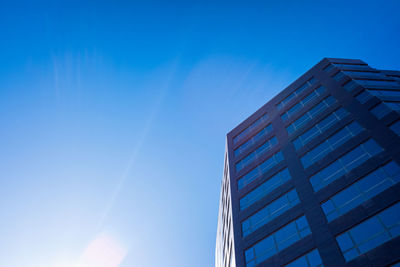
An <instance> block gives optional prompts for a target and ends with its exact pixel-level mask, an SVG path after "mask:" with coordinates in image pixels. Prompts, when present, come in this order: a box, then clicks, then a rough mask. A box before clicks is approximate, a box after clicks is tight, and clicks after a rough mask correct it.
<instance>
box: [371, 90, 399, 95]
mask: <svg viewBox="0 0 400 267" xmlns="http://www.w3.org/2000/svg"><path fill="white" fill-rule="evenodd" d="M368 92H369V93H370V94H371V95H374V96H377V97H400V91H399V90H378V89H368Z"/></svg>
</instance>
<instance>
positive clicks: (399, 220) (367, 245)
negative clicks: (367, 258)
mask: <svg viewBox="0 0 400 267" xmlns="http://www.w3.org/2000/svg"><path fill="white" fill-rule="evenodd" d="M399 234H400V203H397V204H395V205H393V206H391V207H389V208H387V209H385V210H383V211H381V212H380V213H378V214H377V215H375V216H373V217H372V218H370V219H368V220H366V221H363V222H362V223H360V224H358V225H356V226H354V227H353V228H351V229H350V230H348V231H346V232H344V233H343V234H340V235H339V236H337V237H336V240H337V242H338V243H339V247H340V249H341V250H342V252H343V255H344V258H345V259H346V261H350V260H352V259H354V258H356V257H358V256H359V255H361V254H364V253H366V252H368V251H370V250H371V249H373V248H376V247H378V246H379V245H381V244H383V243H385V242H387V241H388V240H390V239H392V238H394V237H396V236H398V235H399Z"/></svg>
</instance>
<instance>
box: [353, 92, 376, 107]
mask: <svg viewBox="0 0 400 267" xmlns="http://www.w3.org/2000/svg"><path fill="white" fill-rule="evenodd" d="M372 97H373V95H372V94H370V93H369V92H368V91H367V90H365V91H362V92H361V93H359V94H358V95H357V96H356V99H357V100H358V102H360V103H361V104H364V103H367V101H368V100H370V99H371V98H372Z"/></svg>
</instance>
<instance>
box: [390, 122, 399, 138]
mask: <svg viewBox="0 0 400 267" xmlns="http://www.w3.org/2000/svg"><path fill="white" fill-rule="evenodd" d="M390 129H391V130H392V131H393V132H395V133H396V134H397V135H400V121H396V122H395V123H393V124H392V125H391V126H390Z"/></svg>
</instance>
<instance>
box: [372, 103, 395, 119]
mask: <svg viewBox="0 0 400 267" xmlns="http://www.w3.org/2000/svg"><path fill="white" fill-rule="evenodd" d="M391 111H392V110H391V109H390V108H389V107H388V106H387V105H385V104H384V103H380V104H379V105H377V106H375V107H374V108H372V109H371V113H372V114H374V116H375V117H377V118H378V119H382V118H383V117H385V116H386V115H387V114H389V113H390V112H391Z"/></svg>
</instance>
